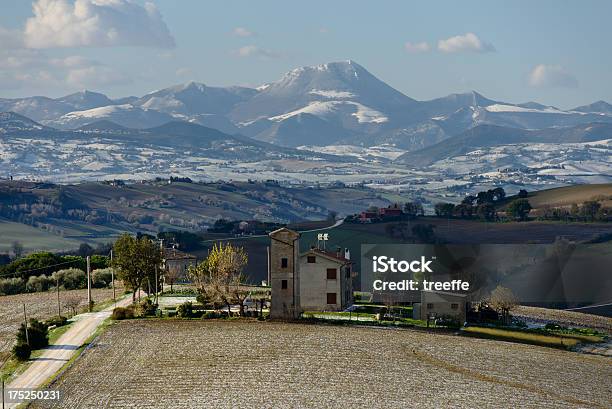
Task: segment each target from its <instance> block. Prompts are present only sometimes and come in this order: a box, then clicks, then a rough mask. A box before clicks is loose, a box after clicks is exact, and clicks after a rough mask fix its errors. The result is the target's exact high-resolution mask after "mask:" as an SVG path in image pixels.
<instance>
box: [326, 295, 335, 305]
mask: <svg viewBox="0 0 612 409" xmlns="http://www.w3.org/2000/svg"><path fill="white" fill-rule="evenodd" d="M327 303H328V304H335V303H336V293H327Z"/></svg>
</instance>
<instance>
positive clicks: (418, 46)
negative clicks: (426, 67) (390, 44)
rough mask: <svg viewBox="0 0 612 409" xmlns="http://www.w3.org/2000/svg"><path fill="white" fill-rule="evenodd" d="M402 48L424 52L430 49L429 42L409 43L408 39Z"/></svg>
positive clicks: (413, 51) (411, 51)
mask: <svg viewBox="0 0 612 409" xmlns="http://www.w3.org/2000/svg"><path fill="white" fill-rule="evenodd" d="M404 50H406V51H407V52H409V53H425V52H427V51H429V50H430V47H429V44H427V43H426V42H424V41H423V42H421V43H411V42H410V41H407V42H406V43H405V44H404Z"/></svg>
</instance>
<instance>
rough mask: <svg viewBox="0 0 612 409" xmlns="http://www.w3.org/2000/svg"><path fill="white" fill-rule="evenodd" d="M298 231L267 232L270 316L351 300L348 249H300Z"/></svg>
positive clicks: (323, 308) (326, 308) (328, 307)
mask: <svg viewBox="0 0 612 409" xmlns="http://www.w3.org/2000/svg"><path fill="white" fill-rule="evenodd" d="M299 238H300V235H299V233H297V232H295V231H293V230H289V229H287V228H281V229H278V230H276V231H273V232H272V233H270V253H269V260H268V263H269V269H270V285H271V287H272V305H271V308H270V316H271V318H280V319H293V318H297V317H299V315H300V314H301V313H302V312H303V311H340V310H342V309H344V308H346V307H347V306H349V305H350V304H351V303H352V301H353V300H352V271H351V266H352V263H351V261H350V256H349V254H348V252H346V251H342V250H341V249H338V250H337V251H336V252H330V251H326V250H322V249H318V248H311V249H309V250H308V251H306V252H304V253H300V252H299V248H300V246H299Z"/></svg>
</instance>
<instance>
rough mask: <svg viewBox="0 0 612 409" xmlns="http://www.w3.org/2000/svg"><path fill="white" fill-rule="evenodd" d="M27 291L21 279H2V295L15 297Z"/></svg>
mask: <svg viewBox="0 0 612 409" xmlns="http://www.w3.org/2000/svg"><path fill="white" fill-rule="evenodd" d="M24 291H25V285H24V282H23V280H22V279H21V278H17V277H15V278H4V279H0V295H14V294H20V293H23V292H24Z"/></svg>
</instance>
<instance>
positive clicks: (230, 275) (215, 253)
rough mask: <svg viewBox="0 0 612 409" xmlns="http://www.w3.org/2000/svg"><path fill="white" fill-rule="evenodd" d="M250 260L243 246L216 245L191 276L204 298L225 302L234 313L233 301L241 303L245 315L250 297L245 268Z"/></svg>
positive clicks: (190, 269)
mask: <svg viewBox="0 0 612 409" xmlns="http://www.w3.org/2000/svg"><path fill="white" fill-rule="evenodd" d="M247 262H248V257H247V254H246V252H245V251H244V249H243V248H242V247H235V246H233V245H232V244H231V243H227V244H225V245H224V244H223V243H220V244H219V245H216V244H215V245H214V246H213V248H212V250H211V251H210V253H209V254H208V257H206V259H205V260H204V261H202V262H201V263H199V264H198V265H197V266H193V267H190V268H189V272H188V274H189V277H190V278H191V280H192V281H193V282H194V284H195V285H196V288H197V290H198V292H199V293H200V295H201V297H200V298H201V299H203V300H205V301H208V302H212V303H221V304H224V305H225V306H227V311H228V314H229V313H230V312H231V309H230V308H231V305H232V303H233V302H235V303H237V304H239V305H240V314H241V315H242V314H244V302H245V301H246V298H247V297H248V291H247V290H246V289H245V287H244V284H245V282H246V276H245V275H244V274H243V273H242V270H243V269H244V267H245V266H246V264H247Z"/></svg>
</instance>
